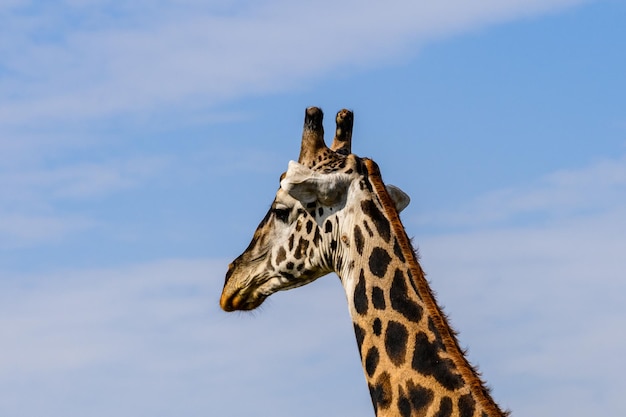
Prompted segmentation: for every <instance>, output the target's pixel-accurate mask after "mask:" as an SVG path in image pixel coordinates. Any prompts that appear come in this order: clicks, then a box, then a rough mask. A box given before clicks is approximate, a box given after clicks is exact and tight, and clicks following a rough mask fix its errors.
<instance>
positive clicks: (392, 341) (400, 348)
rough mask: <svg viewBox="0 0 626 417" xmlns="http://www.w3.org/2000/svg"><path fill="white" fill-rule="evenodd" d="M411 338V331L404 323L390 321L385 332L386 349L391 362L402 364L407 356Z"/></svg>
mask: <svg viewBox="0 0 626 417" xmlns="http://www.w3.org/2000/svg"><path fill="white" fill-rule="evenodd" d="M408 340H409V332H408V331H407V329H406V327H405V326H404V324H401V323H398V322H397V321H393V320H392V321H390V322H389V324H387V331H386V332H385V350H386V351H387V355H388V356H389V359H390V360H391V362H392V363H393V364H394V365H396V366H400V365H402V364H403V363H404V361H405V358H406V345H407V342H408Z"/></svg>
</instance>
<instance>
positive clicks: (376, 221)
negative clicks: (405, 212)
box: [339, 160, 506, 417]
mask: <svg viewBox="0 0 626 417" xmlns="http://www.w3.org/2000/svg"><path fill="white" fill-rule="evenodd" d="M365 165H366V168H367V171H368V174H369V182H370V183H371V184H372V188H373V191H374V194H375V195H376V197H377V198H376V199H374V200H366V201H363V202H362V203H361V208H362V212H363V216H362V220H361V221H357V222H356V223H355V224H354V225H353V230H352V231H351V232H352V233H349V234H351V235H352V239H351V240H350V244H348V245H347V246H348V247H349V249H348V250H347V252H348V253H346V254H345V255H344V260H343V265H344V267H343V268H342V269H341V270H340V271H339V276H340V278H341V280H342V283H343V285H344V288H345V290H346V295H347V298H348V303H349V306H350V314H351V317H352V320H353V324H354V330H355V335H356V339H357V344H358V347H359V352H360V355H361V360H362V364H363V368H364V372H365V377H366V379H367V383H368V386H369V389H370V394H371V397H372V403H373V405H374V409H375V410H376V415H377V416H378V417H380V416H403V417H404V416H426V415H428V416H431V415H433V416H434V415H436V416H473V417H474V416H480V417H483V416H503V415H506V414H505V413H503V412H502V411H500V409H499V408H498V406H497V405H496V404H495V402H494V401H493V400H492V399H491V397H490V395H489V393H488V390H487V389H486V388H485V386H484V384H483V382H482V381H481V380H480V378H479V376H478V375H477V373H476V371H475V370H474V368H472V366H471V365H470V364H469V363H468V361H467V360H466V358H465V357H464V355H463V352H462V350H461V349H460V348H459V345H458V342H457V340H456V338H455V336H454V331H453V330H452V329H451V328H450V327H449V325H448V323H447V320H446V318H445V316H444V315H443V313H442V312H441V310H440V309H439V307H438V306H437V304H436V301H435V298H434V296H433V294H432V291H431V290H430V287H429V286H428V283H427V281H426V279H425V275H424V272H423V271H422V269H421V267H420V265H419V263H418V260H417V258H416V255H415V252H414V251H413V249H412V247H411V244H410V241H409V239H408V237H407V235H406V232H405V231H404V228H403V226H402V224H401V222H400V219H399V216H398V214H397V211H396V209H395V207H394V205H393V202H392V200H391V198H390V197H389V195H388V194H387V192H386V190H385V187H384V184H383V182H382V179H381V176H380V172H379V171H378V167H377V166H376V165H375V163H374V162H373V161H370V160H365ZM349 234H348V235H349ZM344 236H345V235H344ZM342 240H343V239H342Z"/></svg>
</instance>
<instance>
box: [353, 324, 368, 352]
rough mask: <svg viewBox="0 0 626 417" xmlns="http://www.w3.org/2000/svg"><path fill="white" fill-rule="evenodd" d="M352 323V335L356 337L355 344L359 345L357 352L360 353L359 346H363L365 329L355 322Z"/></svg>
mask: <svg viewBox="0 0 626 417" xmlns="http://www.w3.org/2000/svg"><path fill="white" fill-rule="evenodd" d="M352 325H353V326H354V336H355V337H356V344H357V346H358V347H359V354H361V347H362V346H363V340H365V330H363V328H362V327H361V326H359V325H358V324H356V323H353V324H352Z"/></svg>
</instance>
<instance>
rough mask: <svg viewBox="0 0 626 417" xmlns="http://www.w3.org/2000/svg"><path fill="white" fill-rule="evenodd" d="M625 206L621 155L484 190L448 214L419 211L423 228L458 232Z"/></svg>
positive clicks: (625, 177) (624, 166)
mask: <svg viewBox="0 0 626 417" xmlns="http://www.w3.org/2000/svg"><path fill="white" fill-rule="evenodd" d="M624 207H626V157H624V156H622V157H620V158H617V159H604V160H599V161H596V162H594V163H592V164H591V165H589V166H587V167H585V168H582V169H577V170H576V169H569V170H560V171H557V172H554V173H551V174H548V175H546V176H544V177H542V178H540V179H538V180H536V181H535V182H533V183H531V184H526V185H520V186H517V187H510V188H506V189H501V190H496V191H492V192H489V193H487V194H485V195H482V196H479V197H477V198H476V199H475V200H474V201H472V202H468V203H467V204H464V205H462V206H461V207H457V208H455V209H454V210H447V211H446V210H443V211H439V212H436V213H422V214H420V215H419V217H418V218H416V220H417V222H418V223H419V224H420V225H424V226H428V227H443V228H448V229H449V228H458V227H462V228H463V227H477V226H481V227H484V226H493V225H498V224H503V223H510V222H519V224H525V225H532V224H537V222H541V221H546V220H558V219H559V218H561V217H563V216H575V215H584V214H588V213H593V212H598V211H606V210H615V209H617V208H622V209H623V208H624Z"/></svg>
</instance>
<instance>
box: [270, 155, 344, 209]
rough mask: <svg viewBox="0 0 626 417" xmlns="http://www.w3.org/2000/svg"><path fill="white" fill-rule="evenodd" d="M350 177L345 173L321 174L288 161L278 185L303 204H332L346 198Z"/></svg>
mask: <svg viewBox="0 0 626 417" xmlns="http://www.w3.org/2000/svg"><path fill="white" fill-rule="evenodd" d="M350 182H351V179H350V177H349V176H348V175H346V174H340V173H336V174H321V173H319V172H316V171H313V170H312V169H309V168H307V167H305V166H304V165H301V164H299V163H297V162H294V161H290V162H289V168H288V169H287V172H286V174H285V176H284V178H283V179H282V180H281V181H280V187H281V188H282V189H283V190H285V191H287V192H288V193H289V194H290V195H291V196H292V197H294V198H295V199H297V200H299V201H300V202H302V203H303V204H305V205H306V204H307V203H313V202H316V201H319V202H320V203H321V204H322V205H324V206H334V205H336V204H338V203H339V202H340V201H342V200H343V199H345V198H346V190H347V188H348V186H349V185H350Z"/></svg>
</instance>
